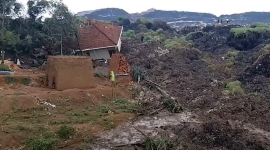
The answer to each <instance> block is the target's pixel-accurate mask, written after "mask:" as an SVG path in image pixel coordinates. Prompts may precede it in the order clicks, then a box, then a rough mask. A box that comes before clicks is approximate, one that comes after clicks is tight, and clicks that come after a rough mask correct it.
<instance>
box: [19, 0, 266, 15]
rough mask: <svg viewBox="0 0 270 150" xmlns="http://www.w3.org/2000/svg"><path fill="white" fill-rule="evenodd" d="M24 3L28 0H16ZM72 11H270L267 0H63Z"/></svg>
mask: <svg viewBox="0 0 270 150" xmlns="http://www.w3.org/2000/svg"><path fill="white" fill-rule="evenodd" d="M18 1H20V2H22V3H23V4H26V2H27V1H28V0H18ZM63 2H64V3H65V4H66V5H67V6H68V7H69V9H70V10H71V11H72V12H73V13H77V12H80V11H87V10H95V9H100V8H122V9H124V10H125V11H127V12H129V13H136V12H142V11H146V10H148V9H150V8H155V9H159V10H177V11H193V12H206V13H212V14H215V15H217V16H219V15H221V14H233V13H242V12H248V11H268V12H269V11H270V8H269V6H270V1H269V0H255V1H251V0H250V1H248V0H222V1H221V0H181V1H180V0H152V1H150V0H128V1H127V0H63Z"/></svg>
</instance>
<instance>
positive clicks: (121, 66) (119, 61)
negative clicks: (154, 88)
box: [109, 53, 131, 85]
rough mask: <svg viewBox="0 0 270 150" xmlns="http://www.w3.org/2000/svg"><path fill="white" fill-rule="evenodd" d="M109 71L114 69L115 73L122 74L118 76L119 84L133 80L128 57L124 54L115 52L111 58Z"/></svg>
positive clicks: (126, 83) (125, 83)
mask: <svg viewBox="0 0 270 150" xmlns="http://www.w3.org/2000/svg"><path fill="white" fill-rule="evenodd" d="M109 71H113V72H114V73H115V74H120V76H118V77H117V78H116V81H117V83H118V84H121V85H128V84H129V83H130V81H131V76H130V73H131V68H130V66H129V64H128V62H127V59H126V57H125V56H124V55H123V54H120V53H118V54H113V55H112V57H111V60H110V69H109ZM121 74H128V75H125V76H121Z"/></svg>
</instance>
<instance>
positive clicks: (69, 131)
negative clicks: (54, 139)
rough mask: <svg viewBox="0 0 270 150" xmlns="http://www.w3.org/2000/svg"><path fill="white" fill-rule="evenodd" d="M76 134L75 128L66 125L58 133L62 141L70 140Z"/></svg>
mask: <svg viewBox="0 0 270 150" xmlns="http://www.w3.org/2000/svg"><path fill="white" fill-rule="evenodd" d="M74 134H75V128H73V127H69V126H66V125H62V126H61V127H60V129H59V130H58V131H57V135H58V136H59V138H61V139H68V138H69V137H71V136H73V135H74Z"/></svg>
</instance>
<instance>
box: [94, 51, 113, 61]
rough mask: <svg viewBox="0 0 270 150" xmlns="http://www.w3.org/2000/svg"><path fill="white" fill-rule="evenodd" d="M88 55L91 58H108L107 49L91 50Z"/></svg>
mask: <svg viewBox="0 0 270 150" xmlns="http://www.w3.org/2000/svg"><path fill="white" fill-rule="evenodd" d="M90 56H91V58H92V59H110V53H109V51H108V50H91V51H90Z"/></svg>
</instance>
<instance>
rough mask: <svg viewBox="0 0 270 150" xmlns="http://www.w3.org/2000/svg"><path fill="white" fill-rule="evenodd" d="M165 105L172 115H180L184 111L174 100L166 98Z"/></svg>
mask: <svg viewBox="0 0 270 150" xmlns="http://www.w3.org/2000/svg"><path fill="white" fill-rule="evenodd" d="M163 104H164V106H165V107H166V108H167V109H168V110H169V111H170V112H171V113H179V112H180V111H182V110H183V108H182V106H181V105H180V104H179V103H178V102H177V101H176V100H174V99H172V98H165V99H164V100H163Z"/></svg>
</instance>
